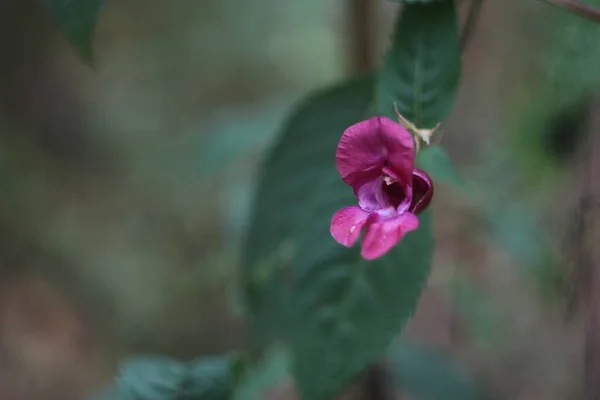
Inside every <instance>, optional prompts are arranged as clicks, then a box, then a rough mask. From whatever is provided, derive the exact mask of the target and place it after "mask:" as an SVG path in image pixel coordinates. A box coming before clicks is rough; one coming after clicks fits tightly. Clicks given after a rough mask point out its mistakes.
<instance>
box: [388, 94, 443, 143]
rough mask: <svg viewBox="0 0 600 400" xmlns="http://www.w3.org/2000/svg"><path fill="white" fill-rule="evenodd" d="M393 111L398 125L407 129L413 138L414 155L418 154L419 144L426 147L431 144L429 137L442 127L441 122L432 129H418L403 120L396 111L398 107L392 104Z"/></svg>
mask: <svg viewBox="0 0 600 400" xmlns="http://www.w3.org/2000/svg"><path fill="white" fill-rule="evenodd" d="M394 110H395V111H396V116H397V117H398V123H400V125H402V126H403V127H404V128H406V129H408V130H409V131H410V132H412V134H413V136H414V138H415V153H418V152H419V150H420V149H421V142H423V143H424V144H425V145H426V146H429V145H430V144H431V137H432V136H433V135H434V133H436V131H437V130H438V128H439V127H440V126H441V125H442V123H441V122H438V123H437V125H436V126H434V127H433V128H432V129H419V128H417V127H416V125H415V124H413V123H412V122H410V121H409V120H407V119H406V118H404V116H402V114H400V111H398V106H397V105H396V103H394Z"/></svg>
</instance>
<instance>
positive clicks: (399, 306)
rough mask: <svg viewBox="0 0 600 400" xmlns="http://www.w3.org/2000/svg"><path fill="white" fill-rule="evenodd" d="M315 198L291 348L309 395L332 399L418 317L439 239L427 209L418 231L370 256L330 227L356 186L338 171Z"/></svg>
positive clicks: (303, 246) (303, 235)
mask: <svg viewBox="0 0 600 400" xmlns="http://www.w3.org/2000/svg"><path fill="white" fill-rule="evenodd" d="M336 178H337V179H336ZM311 201H312V202H311V203H308V204H307V205H306V206H305V207H306V209H307V210H308V212H307V213H306V215H305V219H306V220H307V221H311V222H312V223H311V225H310V226H309V225H308V224H307V226H306V227H305V229H304V231H299V232H298V237H299V245H298V246H299V249H298V254H299V256H298V258H297V261H296V265H295V274H296V275H297V281H298V283H297V285H296V286H294V287H293V294H294V300H295V307H294V308H293V309H292V312H293V314H294V315H295V316H296V318H297V319H296V321H295V324H294V327H295V328H294V335H293V339H292V343H293V346H292V348H293V359H294V375H295V377H296V380H297V383H298V386H299V388H300V391H301V392H302V394H303V396H304V398H306V399H314V400H321V399H323V400H325V399H331V398H333V397H334V395H335V394H336V393H338V392H339V391H340V390H341V389H342V388H343V387H344V386H345V385H346V384H347V383H348V382H349V381H350V380H351V379H352V378H353V377H354V376H355V375H357V374H359V373H360V372H362V371H363V370H364V369H365V368H366V367H367V366H368V365H370V364H371V363H373V362H374V361H376V360H377V359H379V358H380V357H381V356H383V354H384V353H385V350H386V349H387V347H388V346H389V344H390V342H391V341H392V340H393V338H394V337H396V336H397V335H398V334H399V333H400V331H401V330H402V328H403V326H404V325H405V323H406V321H407V320H408V319H409V318H410V317H411V316H412V314H413V312H414V310H415V308H416V304H417V301H418V299H419V296H420V294H421V291H422V289H423V287H424V286H425V284H426V281H427V277H428V275H429V272H430V266H431V256H432V252H433V237H432V227H431V217H430V214H429V212H425V213H423V214H421V215H420V216H419V220H420V227H419V229H417V230H416V231H414V232H410V233H409V234H408V235H406V237H404V238H403V240H402V241H401V242H400V244H399V245H397V246H396V247H395V248H394V249H392V250H391V251H390V253H388V254H387V255H386V256H384V257H382V258H380V259H378V260H376V261H372V262H368V261H365V260H363V259H361V258H360V255H359V252H360V250H359V248H358V246H356V247H354V248H352V249H346V248H344V247H342V246H340V245H339V244H337V243H336V242H335V241H334V240H333V239H332V238H331V235H330V233H329V221H330V218H331V215H332V214H333V213H334V212H335V211H336V210H338V209H339V208H341V207H343V206H348V205H351V204H354V203H355V202H356V199H355V197H354V195H353V193H352V189H351V188H348V187H345V185H344V184H343V183H342V182H341V181H340V179H339V177H336V176H334V175H333V174H332V175H329V176H328V177H326V178H325V179H324V180H322V183H321V185H320V186H318V187H315V189H314V195H313V199H312V200H311ZM309 213H310V215H309Z"/></svg>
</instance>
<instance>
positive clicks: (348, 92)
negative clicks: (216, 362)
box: [242, 77, 373, 347]
mask: <svg viewBox="0 0 600 400" xmlns="http://www.w3.org/2000/svg"><path fill="white" fill-rule="evenodd" d="M372 84H373V80H372V78H370V77H366V78H359V79H357V80H352V81H349V82H346V83H344V84H341V85H338V86H336V87H333V88H329V89H327V90H324V91H321V92H319V93H317V94H315V95H313V96H310V97H309V98H308V99H306V100H305V101H304V102H303V103H302V104H301V105H300V106H298V107H297V108H296V110H295V111H294V113H293V114H292V115H291V117H290V118H289V120H288V121H287V123H286V125H285V126H284V128H283V132H282V134H281V136H280V137H279V139H278V140H277V141H276V143H275V145H274V146H273V147H272V149H271V150H270V153H269V155H268V157H267V159H266V162H265V163H264V164H263V167H262V176H261V177H260V183H259V187H258V197H257V199H256V201H255V204H254V206H253V212H252V217H251V222H250V227H249V230H248V234H247V239H246V242H245V245H244V250H243V260H242V261H243V262H242V268H243V270H242V277H243V285H244V287H243V290H244V293H245V299H246V304H247V306H248V308H249V310H248V311H249V313H250V315H251V321H250V322H251V328H252V332H253V334H254V339H255V340H257V341H258V343H257V344H258V345H259V347H260V345H261V344H262V343H263V342H266V343H269V342H270V341H271V340H272V339H274V338H281V336H282V335H284V333H285V332H284V330H285V329H288V328H290V325H289V323H288V318H289V310H288V309H287V308H286V307H287V304H289V302H290V299H289V296H290V290H289V287H288V286H287V284H286V282H288V281H289V279H287V275H288V271H289V270H290V268H291V262H292V259H293V255H294V252H295V243H294V237H293V236H294V235H293V233H294V230H295V227H296V225H297V223H298V222H299V221H298V219H299V218H298V215H299V210H300V209H302V208H304V204H305V202H306V201H307V199H308V198H309V197H310V195H311V192H312V188H313V187H314V185H315V182H317V181H318V180H319V179H320V177H321V176H322V175H323V174H324V173H330V174H331V173H336V172H335V171H336V166H335V148H336V146H337V143H338V141H339V139H340V137H341V135H342V132H343V131H344V129H346V128H347V127H348V126H350V125H352V124H354V123H356V122H358V121H359V120H360V119H361V118H362V117H363V115H364V111H365V110H366V108H367V106H368V104H369V102H370V100H371V94H372ZM326 218H327V219H328V218H330V216H328V217H326ZM300 222H305V221H300ZM308 222H310V221H308Z"/></svg>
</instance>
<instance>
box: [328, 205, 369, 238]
mask: <svg viewBox="0 0 600 400" xmlns="http://www.w3.org/2000/svg"><path fill="white" fill-rule="evenodd" d="M368 217H369V213H368V212H366V211H363V210H361V209H360V207H358V206H351V207H344V208H342V209H340V210H338V211H337V212H336V213H335V214H333V217H332V218H331V225H330V228H329V230H330V232H331V236H333V238H334V239H335V240H336V242H338V243H339V244H341V245H344V246H346V247H351V246H352V245H354V243H356V241H357V240H358V237H359V236H360V231H361V229H362V227H363V225H364V224H365V222H367V218H368Z"/></svg>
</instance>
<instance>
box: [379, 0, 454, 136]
mask: <svg viewBox="0 0 600 400" xmlns="http://www.w3.org/2000/svg"><path fill="white" fill-rule="evenodd" d="M459 78H460V35H459V30H458V25H457V17H456V7H455V4H454V1H453V0H447V1H441V2H431V3H428V4H410V5H406V6H404V8H403V11H402V14H401V17H400V18H399V20H398V22H397V24H396V28H395V31H394V34H393V36H392V45H391V47H390V49H389V51H388V54H387V55H386V58H385V61H384V66H383V69H382V71H381V73H380V77H379V80H378V82H377V91H376V101H377V109H378V110H379V112H380V113H382V114H384V115H386V116H388V117H392V118H393V117H394V116H395V113H394V103H396V105H397V107H398V110H399V111H400V113H401V114H402V115H403V116H404V117H405V118H406V119H408V120H409V121H411V122H412V123H414V124H415V125H416V126H417V127H418V128H422V129H425V128H433V127H434V126H435V125H436V124H437V123H438V122H440V121H442V120H443V119H444V118H445V117H446V116H447V114H448V113H449V111H450V109H451V107H452V105H453V103H454V97H455V94H456V90H457V87H458V83H459Z"/></svg>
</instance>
